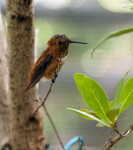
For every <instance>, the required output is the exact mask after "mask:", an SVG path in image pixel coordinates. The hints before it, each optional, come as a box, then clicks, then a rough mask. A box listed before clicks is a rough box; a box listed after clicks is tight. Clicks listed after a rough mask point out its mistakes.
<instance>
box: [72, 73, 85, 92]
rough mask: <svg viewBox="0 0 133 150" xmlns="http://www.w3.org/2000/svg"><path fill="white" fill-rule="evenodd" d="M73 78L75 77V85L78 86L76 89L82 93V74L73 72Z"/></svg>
mask: <svg viewBox="0 0 133 150" xmlns="http://www.w3.org/2000/svg"><path fill="white" fill-rule="evenodd" d="M74 79H75V82H76V85H77V87H78V90H79V91H80V93H81V94H82V82H83V79H84V75H83V74H81V73H75V75H74Z"/></svg>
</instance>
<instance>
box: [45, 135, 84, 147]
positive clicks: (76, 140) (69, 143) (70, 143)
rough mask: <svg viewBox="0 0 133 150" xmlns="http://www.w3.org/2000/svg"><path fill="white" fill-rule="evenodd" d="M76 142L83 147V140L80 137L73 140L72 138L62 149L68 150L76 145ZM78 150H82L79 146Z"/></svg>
mask: <svg viewBox="0 0 133 150" xmlns="http://www.w3.org/2000/svg"><path fill="white" fill-rule="evenodd" d="M78 140H79V142H81V145H82V146H84V139H83V138H82V137H80V136H76V137H74V138H72V139H71V140H70V141H69V142H68V143H67V144H66V145H65V147H64V149H65V150H70V148H71V147H72V146H73V145H74V144H75V143H78ZM47 150H50V147H48V148H47ZM61 150H63V149H61ZM78 150H82V149H81V147H80V145H79V146H78Z"/></svg>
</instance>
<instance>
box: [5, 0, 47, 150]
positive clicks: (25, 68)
mask: <svg viewBox="0 0 133 150" xmlns="http://www.w3.org/2000/svg"><path fill="white" fill-rule="evenodd" d="M6 2H7V23H8V26H7V30H8V34H7V36H8V65H9V93H10V94H9V99H10V103H9V110H10V120H11V121H10V140H11V144H12V147H13V150H45V147H46V144H47V143H46V137H45V135H44V134H43V120H42V115H41V113H40V112H38V113H37V114H36V116H34V117H33V116H32V115H33V112H34V111H35V110H36V108H37V103H36V102H35V101H34V100H35V99H36V98H37V91H36V88H33V89H31V90H29V91H28V92H27V93H25V92H24V91H25V89H26V86H27V84H28V82H29V71H30V70H31V68H32V66H33V63H34V24H33V21H34V20H33V18H34V13H33V12H34V11H33V0H6Z"/></svg>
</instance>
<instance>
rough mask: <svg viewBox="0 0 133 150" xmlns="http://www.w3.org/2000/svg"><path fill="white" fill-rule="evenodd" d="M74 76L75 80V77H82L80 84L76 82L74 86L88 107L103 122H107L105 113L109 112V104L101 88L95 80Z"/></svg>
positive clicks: (83, 76)
mask: <svg viewBox="0 0 133 150" xmlns="http://www.w3.org/2000/svg"><path fill="white" fill-rule="evenodd" d="M75 76H76V79H77V78H78V77H77V76H80V77H81V76H82V78H81V79H82V82H78V80H76V84H78V85H77V86H78V87H79V88H78V89H79V91H80V93H81V94H82V96H83V98H84V100H85V103H86V104H87V105H88V107H89V108H90V109H91V110H93V111H94V112H96V114H97V116H98V117H100V118H101V119H103V120H105V121H109V120H108V118H107V116H106V112H107V111H108V110H109V102H108V98H107V95H106V93H105V92H104V90H103V88H102V87H101V86H100V85H99V84H98V83H97V82H96V81H95V80H93V79H91V78H89V77H87V76H85V75H83V74H75ZM80 77H79V79H80Z"/></svg>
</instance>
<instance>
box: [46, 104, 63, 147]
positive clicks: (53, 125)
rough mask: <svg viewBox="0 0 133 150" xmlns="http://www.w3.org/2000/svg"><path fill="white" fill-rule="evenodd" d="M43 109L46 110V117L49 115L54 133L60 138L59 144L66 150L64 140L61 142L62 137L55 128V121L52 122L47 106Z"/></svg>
mask: <svg viewBox="0 0 133 150" xmlns="http://www.w3.org/2000/svg"><path fill="white" fill-rule="evenodd" d="M43 108H44V110H45V112H46V115H47V116H48V118H49V121H50V123H51V125H52V127H53V129H54V132H55V134H56V136H57V138H58V140H59V143H60V145H61V147H62V149H64V145H63V142H62V140H61V138H60V136H59V133H58V131H57V129H56V127H55V124H54V122H53V120H52V118H51V116H50V114H49V113H48V110H47V108H46V106H45V104H43Z"/></svg>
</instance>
